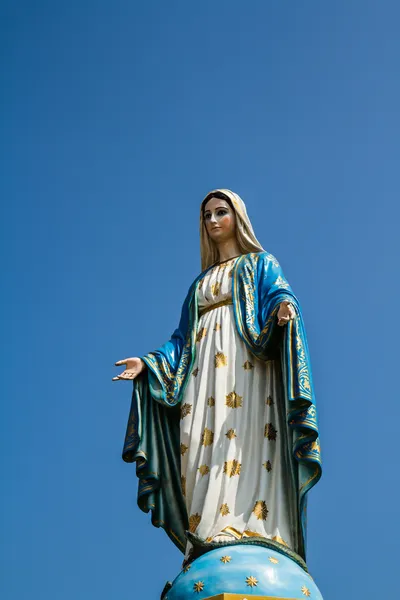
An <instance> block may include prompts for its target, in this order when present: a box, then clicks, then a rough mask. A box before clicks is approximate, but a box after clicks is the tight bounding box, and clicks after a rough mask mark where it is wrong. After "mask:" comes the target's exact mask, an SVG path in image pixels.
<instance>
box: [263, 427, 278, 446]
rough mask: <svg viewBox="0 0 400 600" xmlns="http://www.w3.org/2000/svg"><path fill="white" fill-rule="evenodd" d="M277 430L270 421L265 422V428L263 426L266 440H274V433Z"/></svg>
mask: <svg viewBox="0 0 400 600" xmlns="http://www.w3.org/2000/svg"><path fill="white" fill-rule="evenodd" d="M277 433H278V432H277V430H276V429H275V427H274V426H273V425H272V423H267V424H266V426H265V428H264V437H266V438H268V440H269V441H270V442H275V441H276V434H277Z"/></svg>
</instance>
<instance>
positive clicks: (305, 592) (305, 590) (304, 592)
mask: <svg viewBox="0 0 400 600" xmlns="http://www.w3.org/2000/svg"><path fill="white" fill-rule="evenodd" d="M301 591H302V592H303V594H304V595H305V596H311V592H310V590H309V589H308V587H306V586H305V585H303V587H302V588H301Z"/></svg>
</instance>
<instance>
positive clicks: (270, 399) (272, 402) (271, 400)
mask: <svg viewBox="0 0 400 600" xmlns="http://www.w3.org/2000/svg"><path fill="white" fill-rule="evenodd" d="M265 404H266V405H267V406H272V405H273V404H274V401H273V399H272V396H268V398H267V399H266V401H265Z"/></svg>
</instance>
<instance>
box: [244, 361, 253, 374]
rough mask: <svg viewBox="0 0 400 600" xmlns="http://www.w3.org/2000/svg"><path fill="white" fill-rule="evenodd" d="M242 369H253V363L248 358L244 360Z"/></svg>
mask: <svg viewBox="0 0 400 600" xmlns="http://www.w3.org/2000/svg"><path fill="white" fill-rule="evenodd" d="M243 369H244V370H245V371H251V370H252V369H254V365H253V363H251V362H250V361H249V360H246V362H245V363H244V365H243Z"/></svg>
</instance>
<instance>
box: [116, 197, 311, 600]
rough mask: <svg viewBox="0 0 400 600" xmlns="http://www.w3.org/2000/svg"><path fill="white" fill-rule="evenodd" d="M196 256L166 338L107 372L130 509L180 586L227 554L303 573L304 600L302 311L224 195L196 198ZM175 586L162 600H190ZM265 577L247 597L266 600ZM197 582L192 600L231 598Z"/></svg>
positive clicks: (306, 469) (306, 403) (305, 364)
mask: <svg viewBox="0 0 400 600" xmlns="http://www.w3.org/2000/svg"><path fill="white" fill-rule="evenodd" d="M200 248H201V266H202V272H201V273H200V275H199V276H198V277H197V278H196V279H195V281H194V282H193V283H192V285H191V286H190V289H189V291H188V294H187V297H186V299H185V301H184V303H183V307H182V313H181V319H180V323H179V326H178V328H177V329H176V330H175V331H174V333H173V334H172V336H171V339H170V340H169V341H168V342H166V343H165V344H164V345H163V346H161V347H160V348H158V349H157V350H155V351H153V352H150V353H149V354H147V355H146V356H143V357H141V358H138V357H136V358H127V359H124V360H119V361H118V362H117V363H116V365H117V366H124V367H125V370H124V371H123V372H122V373H120V374H119V375H117V376H116V377H114V378H113V380H114V381H118V380H133V395H132V404H131V409H130V414H129V420H128V426H127V432H126V437H125V443H124V449H123V459H124V460H125V461H126V462H136V474H137V476H138V479H139V488H138V504H139V507H140V508H141V509H142V510H143V511H145V512H149V511H151V513H152V523H153V525H155V526H156V527H162V528H163V529H164V530H165V531H166V533H167V534H168V536H169V537H170V539H171V540H172V542H173V543H174V544H176V546H178V548H180V550H181V551H182V553H183V554H184V555H185V558H184V566H183V571H182V573H183V574H185V573H187V572H188V571H189V569H190V567H191V566H193V568H194V565H195V564H196V563H199V564H200V561H203V562H204V561H207V560H210V557H211V555H212V554H213V553H217V554H216V556H217V555H218V557H219V561H220V562H221V565H222V564H227V563H229V562H231V560H232V556H231V555H232V553H233V551H235V552H236V553H238V552H239V554H238V556H244V555H245V553H246V552H247V553H249V552H250V553H253V554H252V556H253V555H254V556H255V554H254V553H257V552H265V551H267V552H268V557H269V568H270V567H271V565H273V564H274V561H273V560H272V559H274V560H276V563H275V564H277V563H278V561H279V558H277V557H281V559H282V560H283V559H285V560H287V561H288V564H290V565H292V564H295V565H296V568H299V569H300V571H301V572H302V573H303V572H304V576H305V577H307V578H308V579H307V580H303V579H301V577H302V575H301V577H300V579H301V582H302V583H304V585H302V586H300V588H299V594H300V593H301V594H302V595H305V596H307V595H311V592H310V589H311V588H310V585H311V583H309V576H308V575H307V567H306V564H305V558H306V557H305V553H306V497H307V496H306V495H307V492H308V491H309V490H310V489H311V487H313V486H314V485H315V484H316V483H317V481H318V480H319V478H320V475H321V467H320V464H321V462H320V446H319V440H318V428H317V414H316V407H315V399H314V391H313V384H312V378H311V369H310V361H309V353H308V347H307V340H306V335H305V330H304V324H303V319H302V315H301V310H300V306H299V302H298V300H297V298H296V296H295V295H294V293H293V292H292V290H291V288H290V285H289V283H288V282H287V280H286V278H285V276H284V274H283V272H282V269H281V267H280V265H279V263H278V261H277V260H276V258H275V257H274V256H272V255H271V254H269V253H268V252H266V251H265V250H264V249H263V248H262V247H261V245H260V243H259V242H258V240H257V238H256V237H255V234H254V231H253V228H252V225H251V223H250V220H249V218H248V215H247V211H246V207H245V204H244V202H243V201H242V200H241V198H240V197H239V196H238V195H237V194H235V193H233V192H231V191H230V190H225V189H220V190H214V191H212V192H210V193H209V194H208V195H207V196H206V197H205V199H204V200H203V202H202V204H201V209H200ZM227 548H230V552H229V553H227V551H226V550H227ZM218 552H219V553H221V552H222V555H221V556H219V554H218ZM254 556H253V558H252V560H255V558H254ZM257 556H258V555H257ZM265 556H266V555H265ZM274 557H275V558H274ZM228 559H231V560H228ZM257 560H258V559H257ZM224 561H225V563H224ZM215 564H216V563H215ZM221 565H220V566H221ZM264 566H265V565H264ZM207 568H208V569H209V568H210V567H207ZM237 568H238V569H239V566H238V567H237ZM285 568H286V567H285ZM289 570H290V569H289ZM239 571H240V569H239V570H237V571H236V572H237V573H239ZM299 576H300V575H299ZM179 577H181V576H179ZM179 577H178V578H177V580H176V582H177V584H176V586H175V583H174V586H172V587H171V584H170V585H169V587H168V586H167V588H166V590H165V592H164V597H166V598H167V597H168V599H171V600H175V599H178V598H179V599H180V598H182V599H183V598H186V597H189V595H187V594H188V591H187V590H186V592H185V591H182V590H183V588H182V585H183V584H181V588H182V589H181V591H179V590H178V588H179V581H181V580H180V579H179ZM243 577H244V576H243ZM260 577H263V575H260V574H258V575H257V574H255V575H252V574H250V575H248V577H247V578H244V579H243V585H245V583H244V580H245V579H248V578H250V579H249V582H250V583H249V582H246V587H245V588H244V589H245V590H246V589H247V590H249V589H250V588H252V587H254V586H258V587H259V589H258V590H257V591H256V593H257V594H260V592H261V591H264V592H265V593H268V596H271V590H270V587H268V585H269V584H268V585H267V586H266V587H265V590H261V589H260V586H259V584H260ZM266 577H267V576H266ZM252 578H253V579H252ZM267 578H268V577H267ZM270 579H271V577H270ZM272 579H273V578H272ZM178 580H179V581H178ZM182 581H183V579H182ZM230 581H232V577H231V579H230ZM254 581H256V582H257V583H254ZM271 581H272V580H271ZM275 581H276V577H275ZM296 581H297V580H296ZM299 581H300V580H299ZM252 582H253V583H252ZM307 582H308V583H309V584H308V585H307V584H306V583H307ZM192 583H193V589H192V588H191V591H192V592H193V593H195V595H197V597H200V598H208V597H210V596H211V595H215V594H217V593H221V594H224V593H225V594H226V593H228V592H232V591H235V590H237V589H238V588H237V587H236V588H235V589H232V588H229V589H225V588H224V589H222V588H221V589H220V588H218V589H216V588H215V589H214V588H213V589H211V588H210V587H209V589H208V590H207V589H206V587H207V586H206V583H205V582H204V578H203V580H202V579H199V581H195V580H193V582H192ZM192 583H191V584H190V586H191V585H192ZM185 585H186V584H185ZM196 585H197V588H198V589H196ZM221 585H222V586H225V587H226V586H227V585H228V583H227V582H226V581H224V582H223V583H222V584H221ZM235 585H236V584H235ZM238 585H239V586H240V585H241V584H239V583H238ZM296 585H297V583H296ZM313 585H314V587H315V590H317V591H316V592H315V593H314V598H315V597H317V594H319V592H318V589H317V588H316V586H315V584H313ZM214 587H215V586H214ZM217 587H218V586H217ZM174 588H175V591H174ZM200 588H201V589H200ZM301 588H304V589H303V590H302V589H301ZM185 589H186V588H185ZM283 589H284V588H282V590H283ZM296 589H297V588H296ZM284 591H285V593H289V591H290V590H288V591H287V592H286V588H285V590H284ZM211 592H212V593H211ZM238 593H242V592H241V591H240V590H239V591H238ZM248 593H249V592H248ZM279 593H283V591H281V592H279ZM290 593H292V594H293V592H290ZM174 594H175V595H174ZM222 597H223V596H222V595H221V598H222ZM229 597H230V596H229ZM233 597H234V596H232V598H233ZM238 597H239V596H238ZM274 597H276V596H274ZM280 597H281V596H280ZM282 597H283V596H282ZM291 597H292V598H293V597H295V596H293V595H292V596H291ZM318 597H320V598H322V596H318Z"/></svg>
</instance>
